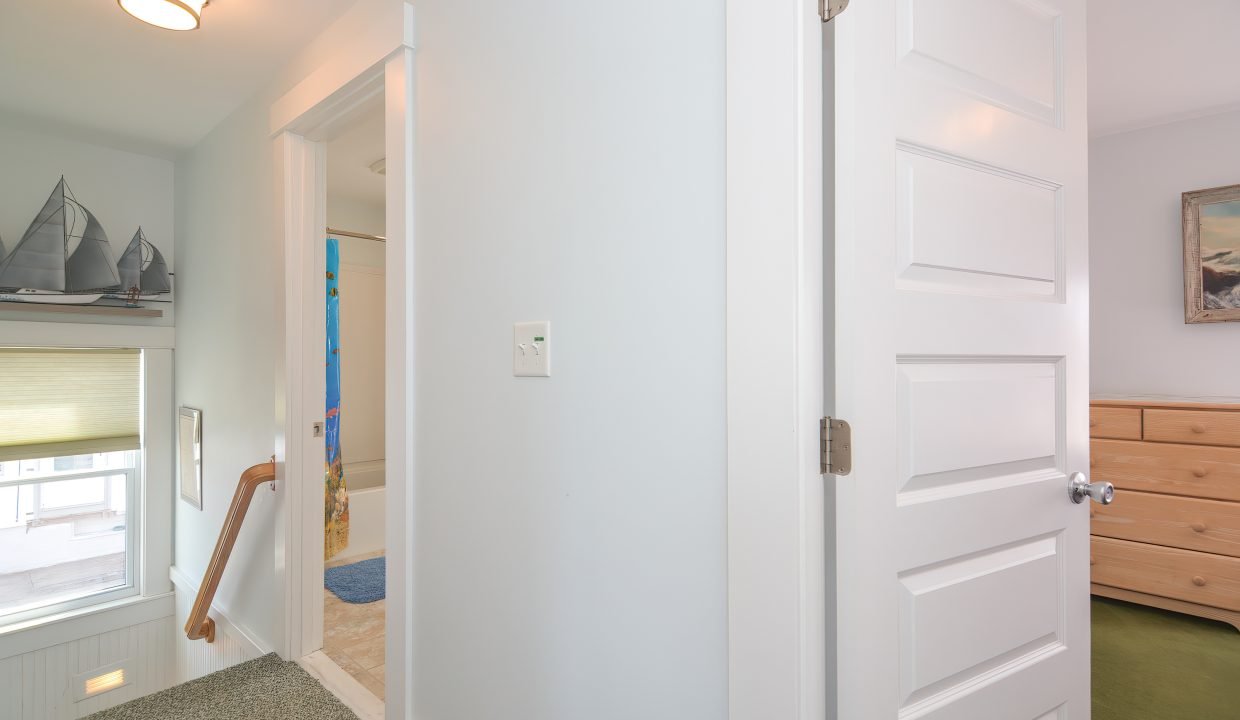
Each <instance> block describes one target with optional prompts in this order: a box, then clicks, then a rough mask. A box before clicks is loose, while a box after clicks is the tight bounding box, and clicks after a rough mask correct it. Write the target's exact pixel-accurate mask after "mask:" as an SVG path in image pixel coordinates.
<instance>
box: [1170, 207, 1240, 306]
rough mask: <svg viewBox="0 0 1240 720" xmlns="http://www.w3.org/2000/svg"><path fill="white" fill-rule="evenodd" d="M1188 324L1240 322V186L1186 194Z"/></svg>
mask: <svg viewBox="0 0 1240 720" xmlns="http://www.w3.org/2000/svg"><path fill="white" fill-rule="evenodd" d="M1182 200H1183V203H1182V206H1183V220H1184V322H1186V323H1210V322H1229V321H1235V320H1240V185H1227V186H1224V187H1216V188H1209V189H1206V190H1193V191H1191V192H1186V193H1184V195H1183V198H1182Z"/></svg>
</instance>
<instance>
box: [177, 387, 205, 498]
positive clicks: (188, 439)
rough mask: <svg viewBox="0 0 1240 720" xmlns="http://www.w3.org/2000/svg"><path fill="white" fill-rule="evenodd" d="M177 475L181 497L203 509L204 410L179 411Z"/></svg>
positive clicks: (183, 409) (185, 408)
mask: <svg viewBox="0 0 1240 720" xmlns="http://www.w3.org/2000/svg"><path fill="white" fill-rule="evenodd" d="M177 476H178V477H179V478H180V484H181V499H182V500H184V501H185V502H187V503H189V504H190V505H193V506H194V507H196V508H198V509H199V510H201V509H202V411H201V410H195V409H194V408H187V407H184V406H182V407H181V409H180V410H178V411H177Z"/></svg>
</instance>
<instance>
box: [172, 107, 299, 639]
mask: <svg viewBox="0 0 1240 720" xmlns="http://www.w3.org/2000/svg"><path fill="white" fill-rule="evenodd" d="M268 104H269V101H266V100H265V99H264V98H263V97H260V98H256V99H254V100H252V101H250V102H248V103H247V104H245V105H244V106H243V107H242V108H240V109H239V110H238V111H237V112H235V113H234V114H233V115H232V116H230V117H229V118H228V119H226V120H225V121H224V122H223V123H222V124H221V125H220V126H219V127H217V128H216V129H215V130H213V131H212V132H211V133H210V134H209V135H208V136H207V137H206V138H205V139H204V140H203V141H202V142H200V143H199V144H198V145H197V146H196V147H194V149H193V150H191V151H190V152H188V153H186V155H185V156H183V157H182V158H181V159H180V160H178V162H177V165H176V187H177V208H178V212H177V233H176V235H177V257H178V258H179V261H180V272H179V273H178V275H177V280H178V287H177V290H178V296H177V300H178V302H177V315H176V324H177V353H176V399H177V404H179V405H187V406H189V407H194V408H198V409H200V410H202V453H203V460H202V485H203V488H202V494H203V498H202V510H201V511H200V510H197V509H195V508H193V507H192V506H190V505H188V504H186V503H185V502H183V501H181V500H179V499H178V500H177V503H176V558H175V565H176V567H177V568H178V569H179V570H180V571H181V572H182V573H184V574H185V575H186V576H188V577H189V578H191V579H192V581H193V582H195V583H196V582H197V581H198V580H200V579H201V578H202V576H203V574H204V573H205V572H206V567H207V561H208V560H209V559H210V555H211V549H212V548H213V547H214V545H215V540H216V537H218V535H219V532H220V527H221V526H222V525H223V522H224V517H225V514H226V512H227V510H228V505H229V502H230V501H231V499H232V495H233V492H234V491H235V489H236V487H237V480H238V478H239V477H240V475H241V472H242V471H243V470H245V469H246V468H247V467H249V466H251V465H254V464H256V463H260V462H263V461H265V460H267V459H268V457H270V456H271V454H272V451H273V445H274V437H275V432H276V398H277V394H276V388H275V364H276V359H277V357H278V356H279V354H280V353H281V352H282V350H281V349H280V348H278V347H276V346H275V340H274V338H276V337H278V336H279V334H280V331H281V327H282V321H281V319H280V318H278V317H277V316H276V313H275V312H274V310H273V306H274V304H275V301H276V298H277V295H278V294H279V293H282V289H281V288H280V287H279V286H278V285H276V284H275V283H274V282H273V278H275V277H278V275H279V273H277V272H276V263H277V262H278V261H279V258H280V257H281V255H280V254H279V250H278V246H277V241H276V240H275V239H274V236H275V231H274V230H273V227H274V217H273V215H272V207H273V206H274V204H275V202H274V198H273V196H272V194H273V188H274V185H275V182H274V178H273V175H272V173H273V169H272V168H273V165H272V163H273V157H272V147H271V141H270V139H269V138H268V135H267V106H268ZM279 508H280V505H279V495H278V494H277V493H273V492H271V491H270V490H267V489H266V488H260V489H259V490H258V491H257V492H256V493H255V495H254V501H253V503H252V504H251V506H250V509H249V513H248V515H247V517H246V520H245V524H244V526H243V527H242V530H241V534H240V536H239V537H238V539H237V544H236V546H235V548H234V550H233V553H232V556H231V559H230V561H229V564H228V572H227V574H226V575H225V577H224V579H223V581H222V582H221V584H220V587H219V590H218V594H217V596H216V597H217V599H216V604H217V605H218V606H219V607H220V608H221V609H223V611H224V612H225V614H226V615H227V616H228V618H229V619H230V620H231V621H233V622H234V623H236V624H238V625H241V626H242V627H244V628H246V631H247V632H248V633H249V634H251V635H252V636H253V637H254V638H256V639H257V640H258V641H259V642H260V643H261V646H262V649H264V650H270V649H275V648H278V647H280V646H281V643H282V642H283V623H282V620H281V618H282V617H283V606H284V597H283V590H282V588H281V586H280V584H279V582H278V578H277V576H276V567H275V562H276V553H275V539H276V527H277V524H278V517H279V516H278V513H279ZM178 620H182V621H183V620H184V618H182V617H178Z"/></svg>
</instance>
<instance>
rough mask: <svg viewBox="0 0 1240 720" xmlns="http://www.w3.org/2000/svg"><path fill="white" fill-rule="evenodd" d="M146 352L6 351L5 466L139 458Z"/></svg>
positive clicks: (2, 365)
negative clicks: (105, 455)
mask: <svg viewBox="0 0 1240 720" xmlns="http://www.w3.org/2000/svg"><path fill="white" fill-rule="evenodd" d="M140 363H141V351H139V350H61V349H52V348H0V461H5V460H25V459H33V458H46V457H61V456H65V455H84V454H87V453H100V452H113V451H116V450H134V449H136V448H137V447H138V446H139V444H140V439H139V430H138V419H139V417H140V415H141V412H140V408H139V404H140V403H141V389H140V387H139V385H140V382H141V373H142V371H141V365H140Z"/></svg>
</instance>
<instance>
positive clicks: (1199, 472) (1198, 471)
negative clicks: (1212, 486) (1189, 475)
mask: <svg viewBox="0 0 1240 720" xmlns="http://www.w3.org/2000/svg"><path fill="white" fill-rule="evenodd" d="M1205 476H1206V469H1205V468H1203V467H1195V468H1193V477H1199V478H1203V477H1205Z"/></svg>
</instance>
